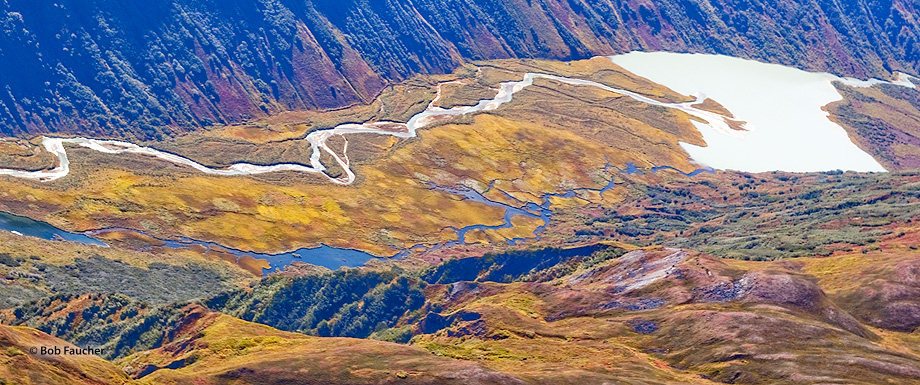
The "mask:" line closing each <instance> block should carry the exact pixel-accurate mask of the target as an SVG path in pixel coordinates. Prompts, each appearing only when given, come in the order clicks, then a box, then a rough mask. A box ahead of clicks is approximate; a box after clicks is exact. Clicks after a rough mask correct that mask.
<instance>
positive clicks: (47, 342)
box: [0, 326, 133, 385]
mask: <svg viewBox="0 0 920 385" xmlns="http://www.w3.org/2000/svg"><path fill="white" fill-rule="evenodd" d="M41 346H45V347H59V348H62V349H63V348H64V347H65V346H66V347H70V348H76V347H75V346H73V345H71V344H70V343H67V342H65V341H62V340H59V339H57V338H54V337H51V336H49V335H47V334H45V333H42V332H39V331H37V330H35V329H30V328H25V327H10V326H0V383H2V384H17V385H20V384H21V385H57V384H74V385H90V384H93V385H99V384H131V383H133V381H131V380H130V379H129V378H128V377H127V376H126V375H125V373H124V372H123V371H121V370H119V369H118V368H117V367H115V365H113V364H112V363H110V362H107V361H105V360H103V359H101V358H99V357H96V356H41V355H37V354H30V353H29V349H31V348H33V347H41Z"/></svg>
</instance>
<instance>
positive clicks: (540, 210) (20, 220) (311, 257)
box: [0, 163, 714, 274]
mask: <svg viewBox="0 0 920 385" xmlns="http://www.w3.org/2000/svg"><path fill="white" fill-rule="evenodd" d="M610 167H611V166H610V165H609V164H608V165H607V166H605V168H604V170H605V172H606V171H608V169H609V168H610ZM661 170H672V171H676V172H679V173H681V174H683V175H685V176H689V177H692V176H696V175H699V174H701V173H704V172H705V173H713V172H714V170H713V169H710V168H705V169H698V170H695V171H693V172H690V173H684V172H681V171H680V170H677V169H675V168H673V167H669V166H660V167H654V168H652V169H651V172H653V173H655V172H658V171H661ZM620 172H622V173H624V174H627V175H629V174H637V173H638V174H641V173H643V172H642V171H641V170H640V169H639V168H637V167H636V165H635V164H633V163H627V164H626V169H625V170H621V171H620ZM608 177H609V178H610V179H609V182H608V183H607V185H606V186H604V187H602V188H600V189H591V188H579V189H573V190H569V191H566V192H563V193H557V194H546V195H543V197H542V201H543V202H542V203H541V204H539V205H538V204H535V203H533V202H527V203H524V202H522V201H520V200H518V199H516V198H514V197H512V196H511V195H509V194H507V193H505V192H502V193H503V194H504V195H505V196H506V197H508V198H509V199H510V200H512V201H514V202H516V203H517V204H519V205H520V206H512V205H509V204H505V203H501V202H497V201H493V200H490V199H488V198H486V197H485V196H483V195H482V194H481V193H479V192H477V191H476V190H474V189H472V188H469V187H466V186H457V187H445V186H437V185H434V184H431V185H429V188H430V189H432V190H437V191H443V192H446V193H449V194H452V195H457V196H460V197H462V198H463V199H464V200H470V201H473V202H478V203H482V204H485V205H488V206H492V207H500V208H503V209H504V210H505V215H504V221H503V223H502V224H500V225H482V224H480V225H471V226H466V227H462V228H456V227H447V229H451V230H454V231H455V232H456V233H457V240H456V241H450V242H446V243H442V244H439V245H435V246H425V245H417V246H413V247H410V248H408V249H406V250H403V251H401V252H399V253H397V254H396V255H394V256H393V257H391V258H401V257H403V256H405V255H407V254H408V253H410V252H411V251H412V250H434V249H439V248H442V247H449V246H454V245H458V244H464V243H466V235H467V233H469V232H470V231H473V230H497V229H507V228H510V227H512V223H511V219H512V218H513V217H515V216H518V215H523V216H527V217H531V218H540V219H541V220H543V225H541V226H540V227H538V228H537V229H536V230H535V231H534V233H533V235H534V237H533V238H515V239H509V240H508V243H510V244H512V245H514V244H516V243H518V242H523V241H526V240H527V239H539V238H540V235H539V234H540V233H541V232H542V231H543V230H545V229H546V226H547V225H549V223H550V220H551V217H552V209H551V206H552V201H551V199H552V198H572V197H575V196H576V195H577V194H578V193H579V192H599V193H603V192H606V191H607V190H610V189H611V188H613V187H614V186H615V185H616V183H615V181H614V178H613V176H611V175H609V172H608ZM494 184H495V183H494V182H493V183H492V184H490V185H489V188H488V190H486V192H488V191H491V190H492V189H493V188H494ZM0 230H5V231H9V232H12V233H14V234H18V235H23V236H32V237H37V238H41V239H47V240H55V241H72V242H79V243H83V244H87V245H95V246H103V247H107V245H106V244H105V243H104V242H102V241H100V240H99V239H96V238H95V237H96V236H99V235H100V234H103V233H106V232H111V231H130V232H136V233H139V234H143V235H145V236H148V237H151V238H154V239H157V240H158V241H161V242H163V246H164V247H168V248H176V249H182V248H191V247H193V246H202V247H205V248H206V249H208V250H214V251H219V252H225V253H229V254H231V255H234V256H236V257H237V259H239V258H243V257H247V256H249V257H252V258H256V259H264V260H267V261H268V262H269V263H270V264H271V266H272V267H271V268H268V269H263V274H269V273H272V272H278V271H281V270H282V269H284V267H286V266H289V265H291V264H293V263H294V262H303V263H309V264H313V265H317V266H323V267H326V268H329V269H332V270H335V269H339V268H342V267H355V266H362V265H364V264H365V263H367V262H368V261H370V260H372V259H375V258H378V257H375V256H373V255H371V254H369V253H366V252H363V251H360V250H354V249H343V248H335V247H330V246H327V245H324V244H321V245H320V246H319V247H314V248H303V249H299V250H296V251H292V252H287V253H279V254H267V253H254V252H249V251H242V250H237V249H232V248H229V247H226V246H222V245H219V244H217V243H213V242H205V241H199V240H194V239H190V238H182V239H179V240H167V239H159V238H156V237H153V236H151V235H149V234H145V233H144V232H142V231H139V230H135V229H121V228H113V229H104V230H96V231H90V232H86V233H82V234H80V233H71V232H68V231H64V230H61V229H59V228H57V227H54V226H52V225H50V224H48V223H45V222H41V221H36V220H33V219H30V218H27V217H22V216H18V215H13V214H9V213H5V212H2V211H0Z"/></svg>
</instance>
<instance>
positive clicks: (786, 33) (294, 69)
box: [0, 0, 920, 138]
mask: <svg viewBox="0 0 920 385" xmlns="http://www.w3.org/2000/svg"><path fill="white" fill-rule="evenodd" d="M914 8H915V5H914V4H913V3H912V2H910V1H905V0H895V1H893V2H892V1H887V2H885V1H881V2H868V3H866V2H832V1H823V0H822V1H816V2H805V1H801V0H783V1H778V2H773V1H763V0H754V1H748V0H681V1H663V0H654V1H647V2H642V3H641V4H639V3H638V2H624V1H619V0H616V1H615V0H566V1H554V0H526V1H525V0H485V1H484V0H479V1H473V0H419V1H412V2H410V1H408V0H396V1H388V2H381V1H367V0H364V1H355V0H347V1H329V0H319V1H293V0H260V1H257V0H241V1H233V2H220V1H211V0H170V1H162V2H160V1H157V2H145V1H136V0H131V1H114V0H81V1H73V0H65V1H59V2H54V3H50V2H32V1H24V0H5V1H3V2H2V3H0V26H2V28H0V31H2V32H0V33H2V36H0V62H2V63H5V64H6V65H5V69H4V71H2V72H0V86H2V88H3V91H2V92H0V127H2V128H0V133H2V134H7V135H9V134H13V135H27V134H36V133H41V132H47V131H54V132H71V133H82V134H90V135H99V136H121V137H128V138H132V137H142V138H158V137H160V136H162V135H163V134H169V133H170V132H171V131H172V130H177V129H190V128H195V127H201V126H207V125H209V124H212V123H222V122H238V121H242V120H246V119H248V118H252V117H260V116H265V115H268V114H272V113H276V112H280V111H286V110H303V109H326V108H336V107H342V106H347V105H351V104H355V103H364V102H368V101H369V100H371V99H373V97H374V96H375V95H376V94H377V93H379V92H380V91H381V90H382V89H383V88H384V87H385V86H386V84H388V83H389V82H392V81H398V80H401V79H405V78H407V77H410V76H412V75H413V74H417V73H443V72H449V71H450V70H452V69H453V68H455V67H456V66H457V65H459V64H460V63H461V62H462V61H464V60H469V59H490V58H505V57H538V58H551V59H570V58H583V57H588V56H592V55H600V54H613V53H620V52H626V51H630V50H671V51H693V52H707V53H717V54H728V55H733V56H740V57H749V58H755V59H759V60H764V61H770V62H777V63H783V64H787V65H794V66H797V67H800V68H805V69H810V70H830V71H832V72H835V73H839V74H844V75H854V76H884V75H887V72H888V71H891V70H902V71H907V72H910V73H914V74H916V73H917V66H918V62H917V60H916V59H917V55H918V53H920V50H918V44H920V43H918V40H917V39H918V37H917V34H918V30H920V25H918V20H917V19H916V18H914V17H913V16H912V15H914V14H916V10H915V9H914ZM165 127H170V128H165Z"/></svg>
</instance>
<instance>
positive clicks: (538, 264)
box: [422, 244, 624, 284]
mask: <svg viewBox="0 0 920 385" xmlns="http://www.w3.org/2000/svg"><path fill="white" fill-rule="evenodd" d="M623 252H624V251H623V250H622V249H620V248H617V247H614V246H608V245H604V244H593V245H589V246H582V247H575V248H568V249H561V248H545V249H536V250H514V251H510V252H506V253H490V254H486V255H485V256H482V257H474V258H461V259H454V260H450V261H447V262H444V263H442V264H441V265H439V266H437V267H435V268H433V269H432V270H430V271H428V272H427V273H425V274H424V275H423V276H422V279H423V280H424V281H425V282H428V283H432V284H435V283H438V284H447V283H454V282H460V281H472V282H502V283H508V282H513V281H516V280H521V279H522V278H525V277H526V278H527V279H526V280H533V281H546V280H551V279H553V278H556V277H557V275H558V276H561V275H564V274H565V273H567V271H565V270H564V269H563V268H564V267H566V266H569V265H573V266H574V264H575V263H578V262H581V261H583V260H584V259H585V258H586V257H589V256H594V255H596V254H602V255H604V256H606V257H614V256H619V255H621V254H622V253H623ZM552 273H558V274H552Z"/></svg>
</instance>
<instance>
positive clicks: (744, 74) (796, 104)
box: [611, 52, 886, 172]
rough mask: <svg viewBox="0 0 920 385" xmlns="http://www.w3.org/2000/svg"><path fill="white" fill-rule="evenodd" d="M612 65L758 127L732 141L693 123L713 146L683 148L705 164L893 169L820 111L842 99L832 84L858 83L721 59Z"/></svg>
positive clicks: (633, 58) (618, 59) (621, 59)
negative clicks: (719, 107)
mask: <svg viewBox="0 0 920 385" xmlns="http://www.w3.org/2000/svg"><path fill="white" fill-rule="evenodd" d="M611 60H612V61H613V62H614V63H616V64H617V65H620V66H622V67H623V68H625V69H626V70H628V71H630V72H632V73H634V74H636V75H639V76H642V77H644V78H646V79H649V80H651V81H653V82H655V83H659V84H662V85H664V86H667V87H669V88H671V89H672V90H674V91H677V92H679V93H681V94H686V95H694V94H697V93H702V94H704V95H706V96H707V97H709V98H711V99H713V100H715V101H716V102H719V103H721V104H722V105H723V106H725V107H726V108H727V109H728V110H729V111H731V112H732V113H733V114H734V115H735V118H736V119H738V120H742V121H746V122H748V123H750V124H751V125H752V126H753V129H752V130H751V131H750V132H746V133H744V134H743V135H740V136H739V137H730V136H728V135H724V134H721V133H719V132H717V131H715V130H713V129H712V128H710V127H708V126H706V125H704V124H697V123H695V122H694V124H695V125H696V126H697V127H698V128H699V130H700V131H701V132H702V134H703V138H704V139H705V140H706V143H707V145H708V146H707V147H698V146H693V145H689V144H686V143H681V145H682V146H683V148H684V149H685V150H686V151H687V153H689V154H690V156H691V157H692V158H693V160H694V161H696V162H698V163H700V164H703V165H706V166H710V167H714V168H718V169H730V170H739V171H747V172H764V171H791V172H810V171H830V170H837V169H840V170H852V171H863V172H866V171H886V170H885V168H884V167H882V165H881V164H879V163H878V161H876V160H875V159H873V158H872V157H871V156H869V154H867V153H866V152H864V151H863V150H861V149H860V148H859V147H857V146H856V144H854V143H853V142H852V141H851V140H850V138H849V137H848V136H847V133H846V131H844V129H843V128H842V127H840V126H839V125H837V124H835V123H833V122H831V121H830V120H829V119H828V114H827V112H825V111H824V110H822V109H821V107H823V106H825V105H827V104H830V103H832V102H834V101H838V100H840V99H841V98H842V97H841V95H840V94H839V93H838V92H837V89H836V88H835V87H834V86H833V84H831V82H832V81H836V80H840V81H844V82H847V83H850V84H854V85H856V84H860V83H859V82H857V81H854V80H852V79H841V78H839V77H837V76H834V75H831V74H827V73H813V72H806V71H802V70H799V69H795V68H791V67H784V66H781V65H776V64H765V63H760V62H756V61H752V60H745V59H737V58H732V57H728V56H718V55H703V54H679V53H668V52H653V53H643V52H632V53H628V54H624V55H618V56H613V57H611Z"/></svg>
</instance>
